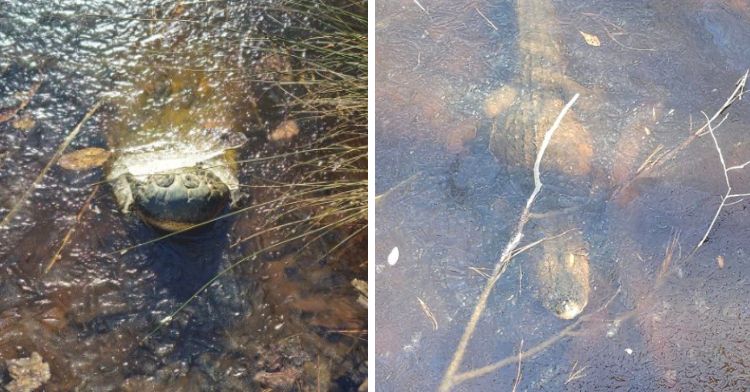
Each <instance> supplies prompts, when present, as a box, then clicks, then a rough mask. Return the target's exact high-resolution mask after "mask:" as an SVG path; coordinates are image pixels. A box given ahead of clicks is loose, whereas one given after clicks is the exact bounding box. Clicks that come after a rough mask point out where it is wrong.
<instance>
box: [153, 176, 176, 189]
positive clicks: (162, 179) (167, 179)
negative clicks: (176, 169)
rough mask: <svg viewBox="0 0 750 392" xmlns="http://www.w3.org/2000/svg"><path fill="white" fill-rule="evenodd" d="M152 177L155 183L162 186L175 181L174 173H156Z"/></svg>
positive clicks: (165, 186) (164, 186)
mask: <svg viewBox="0 0 750 392" xmlns="http://www.w3.org/2000/svg"><path fill="white" fill-rule="evenodd" d="M152 178H153V180H154V183H155V184H156V185H158V186H160V187H162V188H167V187H168V186H170V185H172V183H173V182H174V174H155V175H153V176H152Z"/></svg>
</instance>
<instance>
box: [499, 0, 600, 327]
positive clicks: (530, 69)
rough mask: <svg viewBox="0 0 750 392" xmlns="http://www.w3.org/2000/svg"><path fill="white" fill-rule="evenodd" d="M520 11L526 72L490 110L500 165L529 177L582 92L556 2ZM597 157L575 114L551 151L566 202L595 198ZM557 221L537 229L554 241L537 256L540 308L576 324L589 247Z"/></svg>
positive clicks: (571, 223)
mask: <svg viewBox="0 0 750 392" xmlns="http://www.w3.org/2000/svg"><path fill="white" fill-rule="evenodd" d="M516 12H517V19H518V28H519V34H518V63H519V65H518V68H519V71H518V73H517V75H516V77H515V79H514V80H513V81H512V82H511V83H509V84H507V85H505V86H502V87H501V88H500V89H498V90H497V91H495V92H494V93H492V94H490V96H489V97H488V98H487V99H486V101H485V111H486V113H487V114H488V115H489V116H491V117H493V118H494V126H493V128H492V132H491V136H490V145H489V148H490V151H491V152H492V154H493V155H494V157H495V159H496V160H497V161H498V162H499V163H500V164H501V165H502V166H504V167H506V168H508V171H509V173H518V174H520V173H524V174H525V173H529V172H530V170H531V168H532V167H533V165H534V161H535V160H536V155H537V149H538V148H539V146H540V145H541V142H542V139H543V137H544V133H545V132H546V131H547V129H548V128H549V127H550V125H551V124H552V123H553V122H554V120H555V118H556V117H557V115H558V114H559V113H560V110H561V109H562V107H563V105H564V101H565V99H568V98H570V97H572V96H573V94H574V92H576V90H578V89H580V87H579V85H578V84H577V83H576V82H575V81H573V80H571V79H569V78H568V77H566V76H565V61H564V56H563V53H562V50H561V48H560V44H559V43H558V41H557V40H556V38H555V36H556V33H557V32H556V26H557V24H556V23H554V21H555V20H556V19H557V17H556V14H555V9H554V7H553V5H552V3H551V2H550V1H549V0H518V1H517V2H516ZM592 157H593V147H592V145H591V137H590V135H589V133H588V131H587V130H586V129H585V128H584V127H583V126H582V125H581V124H579V123H578V121H577V120H576V117H575V114H574V113H572V112H571V113H568V114H567V115H566V117H565V118H564V120H563V121H562V123H561V126H560V128H559V129H558V130H557V131H556V133H555V135H554V138H553V141H552V143H551V144H550V145H549V147H548V149H547V150H546V153H545V156H544V160H543V163H542V166H543V170H544V174H547V175H549V176H550V177H551V178H549V177H548V181H550V182H553V183H554V181H555V180H556V179H560V181H561V183H560V184H554V185H555V186H556V188H555V189H562V192H563V193H566V192H567V193H569V195H566V196H575V195H582V194H585V195H587V194H588V192H589V189H590V188H591V177H592V167H591V161H592ZM551 174H556V175H551ZM545 183H546V182H545ZM566 190H568V191H566ZM557 208H561V207H559V206H558V207H557ZM549 215H551V216H550V217H548V218H545V219H543V220H539V221H537V222H535V223H537V227H539V229H540V232H541V235H542V237H554V239H552V240H549V241H544V242H542V243H541V244H540V246H539V247H538V248H539V249H537V250H536V253H533V252H532V253H531V256H530V257H531V258H532V260H533V262H534V270H535V272H536V273H535V280H536V282H535V285H536V286H537V290H535V291H536V295H537V297H538V298H539V300H540V302H541V303H542V304H543V305H544V306H545V307H546V308H547V309H549V310H550V311H552V312H553V313H554V314H555V315H557V316H558V317H560V318H562V319H573V318H575V317H576V316H578V315H579V314H580V313H581V312H582V311H583V309H584V308H585V307H586V304H587V303H588V296H589V291H590V288H589V258H588V250H589V245H588V243H587V241H586V240H585V239H584V235H583V233H582V227H581V226H582V225H581V223H580V222H577V221H576V219H575V217H573V218H572V219H571V217H570V216H559V215H566V214H557V215H556V214H549ZM563 233H565V234H564V235H561V234H563ZM558 236H559V237H558Z"/></svg>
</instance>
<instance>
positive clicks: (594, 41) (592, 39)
mask: <svg viewBox="0 0 750 392" xmlns="http://www.w3.org/2000/svg"><path fill="white" fill-rule="evenodd" d="M579 33H581V35H582V36H583V40H584V41H586V43H587V44H589V45H591V46H601V44H602V43H601V42H599V37H597V36H595V35H593V34H589V33H584V32H583V31H579Z"/></svg>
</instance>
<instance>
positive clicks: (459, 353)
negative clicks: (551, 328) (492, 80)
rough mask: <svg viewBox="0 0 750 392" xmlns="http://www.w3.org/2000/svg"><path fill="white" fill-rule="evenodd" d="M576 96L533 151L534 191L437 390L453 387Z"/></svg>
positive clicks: (505, 267) (539, 186) (506, 265)
mask: <svg viewBox="0 0 750 392" xmlns="http://www.w3.org/2000/svg"><path fill="white" fill-rule="evenodd" d="M578 96H579V94H576V95H574V96H573V98H572V99H571V100H570V101H569V102H568V103H567V104H566V105H565V107H563V109H562V111H560V114H558V115H557V118H556V119H555V122H554V123H553V124H552V126H551V127H550V128H549V129H548V130H547V132H546V133H545V134H544V139H543V140H542V144H541V146H540V147H539V151H537V155H536V162H534V190H533V191H532V192H531V195H530V196H529V199H528V200H527V201H526V206H525V207H524V209H523V211H522V212H521V217H520V218H519V220H518V224H517V226H516V231H515V234H514V235H513V236H512V237H511V239H510V241H509V242H508V244H507V245H506V246H505V249H504V250H503V252H502V253H501V254H500V259H499V260H498V261H497V264H495V268H494V270H493V272H492V277H491V278H490V279H488V280H487V284H486V285H485V286H484V289H483V290H482V293H481V294H480V295H479V299H478V300H477V304H476V306H475V307H474V312H473V313H472V315H471V318H470V319H469V322H468V323H467V324H466V329H465V330H464V333H463V335H462V336H461V340H460V341H459V342H458V347H457V348H456V351H455V353H454V354H453V358H452V359H451V362H450V364H449V365H448V369H446V371H445V374H444V375H443V380H442V382H441V383H440V391H449V390H450V389H451V387H453V385H454V383H455V379H454V378H455V377H456V373H457V372H458V367H459V366H460V365H461V361H462V360H463V357H464V355H465V353H466V347H467V346H468V345H469V340H470V339H471V337H472V335H473V334H474V330H475V329H476V327H477V323H478V322H479V318H480V317H481V316H482V313H483V312H484V308H485V307H486V306H487V300H488V299H489V297H490V293H491V292H492V289H493V288H494V287H495V283H497V281H498V280H499V279H500V276H501V275H502V274H503V272H505V270H506V269H507V268H508V265H509V264H510V261H511V260H512V254H513V251H514V250H515V249H516V248H517V247H518V244H519V243H520V242H521V238H523V229H524V226H526V223H527V222H528V221H529V214H530V210H531V206H532V205H533V204H534V200H536V197H537V195H538V194H539V191H541V189H542V179H541V173H540V170H539V167H540V166H541V163H542V158H543V157H544V152H545V151H546V150H547V146H548V145H549V143H550V140H552V136H553V135H554V133H555V131H556V130H557V128H558V127H560V123H561V122H562V119H563V117H565V114H566V113H567V112H568V110H570V108H571V107H572V106H573V104H574V103H575V102H576V100H578Z"/></svg>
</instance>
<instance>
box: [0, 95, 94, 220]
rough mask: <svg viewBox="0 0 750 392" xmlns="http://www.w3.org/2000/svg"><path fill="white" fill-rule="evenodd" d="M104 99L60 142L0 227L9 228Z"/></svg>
mask: <svg viewBox="0 0 750 392" xmlns="http://www.w3.org/2000/svg"><path fill="white" fill-rule="evenodd" d="M101 104H102V101H99V102H97V103H95V104H94V106H92V107H91V109H89V111H88V112H86V114H85V115H84V116H83V118H82V119H81V121H79V122H78V125H76V126H75V128H73V130H72V131H71V132H70V133H69V134H68V136H66V137H65V139H64V140H63V142H62V143H61V144H60V146H59V147H58V148H57V151H55V154H54V155H53V156H52V158H51V159H50V160H49V162H47V165H45V166H44V168H43V169H42V171H41V173H39V175H38V176H37V177H36V179H34V182H32V183H31V185H29V187H28V188H27V189H26V191H24V193H23V194H22V195H21V197H20V198H19V199H18V200H17V201H16V204H14V205H13V207H12V208H11V209H10V211H8V213H7V214H6V215H5V217H3V220H2V222H0V229H2V228H7V226H8V225H9V224H10V221H11V220H13V217H14V216H15V215H16V214H17V213H18V211H19V210H20V209H21V206H23V204H24V203H25V202H26V199H27V198H28V197H29V195H30V194H31V192H32V191H33V190H34V189H35V188H36V187H37V186H38V185H39V183H41V182H42V179H43V178H44V175H45V174H47V171H49V169H50V168H51V167H52V166H53V165H54V164H55V163H57V161H58V160H59V159H60V157H61V156H62V154H63V152H64V151H65V149H66V148H68V145H69V144H70V142H72V141H73V139H75V137H76V136H77V135H78V132H79V131H80V130H81V128H82V127H83V124H85V123H86V122H87V121H88V120H89V119H90V118H91V116H93V115H94V113H95V112H96V111H97V109H99V106H101Z"/></svg>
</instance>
